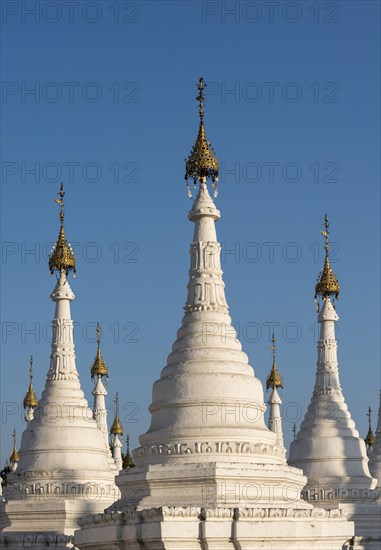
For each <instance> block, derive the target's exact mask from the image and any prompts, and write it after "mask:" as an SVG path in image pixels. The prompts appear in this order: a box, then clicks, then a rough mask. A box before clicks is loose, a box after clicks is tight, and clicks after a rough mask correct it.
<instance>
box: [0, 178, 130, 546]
mask: <svg viewBox="0 0 381 550" xmlns="http://www.w3.org/2000/svg"><path fill="white" fill-rule="evenodd" d="M59 196H60V198H59V199H57V202H58V203H59V204H60V208H61V211H60V220H61V227H60V232H59V236H58V239H57V242H56V244H55V247H54V249H53V252H52V254H51V256H50V259H49V267H50V270H51V272H52V273H53V272H54V271H57V272H58V273H59V278H58V279H57V283H56V286H55V288H54V291H53V293H52V295H51V299H52V300H53V302H55V304H56V307H55V316H54V319H53V322H52V328H53V337H52V352H51V357H50V368H49V372H48V375H47V380H46V384H45V389H44V391H43V393H42V397H41V399H40V402H39V404H38V406H37V407H36V408H35V409H34V414H33V418H32V419H31V420H30V419H29V418H28V419H27V420H28V422H27V425H26V428H25V431H24V432H23V434H22V440H21V446H20V449H19V452H18V455H19V456H18V464H17V469H16V470H15V471H14V473H13V474H11V475H9V476H8V481H9V483H10V484H9V485H8V486H6V487H5V488H4V497H5V499H6V502H5V504H4V505H3V509H2V513H1V517H0V525H1V528H2V531H1V534H0V547H2V548H4V547H6V548H8V547H11V548H13V549H15V550H21V549H24V548H33V549H34V550H45V549H47V548H49V549H50V548H52V547H54V548H71V547H73V533H74V530H75V529H76V528H77V527H78V518H79V517H80V516H82V515H83V514H85V513H95V512H99V511H101V510H103V509H104V508H105V507H107V506H109V505H110V504H111V503H112V502H114V501H115V500H116V499H117V498H118V496H119V491H118V489H117V487H116V486H115V483H114V476H115V474H116V471H117V470H116V467H115V463H114V461H113V459H112V457H111V454H110V452H109V450H108V449H106V446H105V438H104V434H103V432H102V431H101V429H99V428H98V426H97V421H96V420H95V419H94V418H93V411H92V410H91V409H90V408H89V406H88V403H87V401H86V399H85V398H84V394H83V391H82V390H81V386H80V382H79V377H78V372H77V369H76V365H75V354H74V341H73V321H72V320H71V315H70V302H71V301H72V300H73V299H74V294H73V292H72V291H71V288H70V286H69V283H68V280H67V276H68V273H69V271H74V272H75V257H74V254H73V251H72V249H71V247H70V245H68V244H67V242H66V237H65V232H64V209H63V206H64V203H63V201H64V190H63V186H61V191H60V193H59Z"/></svg>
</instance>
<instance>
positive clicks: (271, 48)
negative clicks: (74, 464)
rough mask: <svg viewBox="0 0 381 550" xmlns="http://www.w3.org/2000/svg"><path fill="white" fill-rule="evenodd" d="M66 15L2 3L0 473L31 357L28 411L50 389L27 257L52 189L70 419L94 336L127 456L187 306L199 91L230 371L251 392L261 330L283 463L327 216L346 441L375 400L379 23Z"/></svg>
mask: <svg viewBox="0 0 381 550" xmlns="http://www.w3.org/2000/svg"><path fill="white" fill-rule="evenodd" d="M77 4H79V2H74V3H62V2H48V3H46V2H12V1H10V2H5V1H4V2H2V10H3V12H2V21H3V23H2V46H3V48H2V67H3V72H2V79H3V90H2V112H3V117H2V138H3V139H2V182H1V190H2V199H3V201H2V209H3V210H2V241H3V257H2V275H3V276H2V285H3V286H2V309H1V314H2V354H1V364H2V379H1V381H2V387H1V390H2V396H1V399H2V439H1V443H2V451H1V464H3V463H4V461H5V459H6V457H7V456H9V454H10V449H11V433H12V430H13V427H14V426H16V428H17V429H18V430H19V433H20V430H22V429H23V421H22V412H21V410H19V411H18V412H16V408H17V405H16V404H20V403H21V401H22V399H23V396H24V393H25V391H26V388H27V384H28V358H29V356H30V354H33V355H34V357H35V380H34V383H35V388H36V390H37V392H38V394H40V393H41V391H42V389H43V385H44V382H45V377H46V372H47V370H48V367H49V353H50V345H49V323H50V321H51V319H52V316H53V311H54V307H53V303H52V302H51V301H50V299H49V295H50V292H51V290H52V288H53V286H54V280H53V279H52V278H51V277H50V276H49V271H48V266H47V262H46V258H45V253H46V248H48V243H51V242H52V241H54V240H55V238H56V236H57V232H58V216H57V206H56V205H55V203H54V201H53V198H54V196H55V194H56V192H57V191H58V187H59V183H60V181H61V180H62V181H64V182H65V184H66V191H67V195H66V199H67V201H66V204H67V208H66V211H67V215H66V231H67V235H68V238H69V240H70V241H71V242H72V243H77V244H76V245H75V246H74V248H75V250H76V253H77V267H78V276H77V278H76V279H75V280H72V281H71V286H72V289H73V291H74V292H75V294H76V300H75V301H74V303H73V305H72V314H73V318H74V320H75V321H76V323H78V325H77V327H76V333H75V341H76V354H77V367H78V369H79V372H80V376H81V382H82V386H83V388H84V390H85V392H86V395H87V397H88V398H90V399H91V389H92V383H91V381H90V371H89V368H90V365H91V362H92V360H93V357H94V355H95V351H96V345H95V343H94V324H95V322H96V321H98V320H99V321H100V322H101V324H102V325H103V342H102V351H103V355H104V357H105V359H106V361H107V364H108V366H109V369H110V381H109V386H108V389H109V397H108V403H109V404H111V405H112V398H113V396H114V394H115V391H116V390H117V389H118V390H119V393H120V396H121V403H122V408H124V410H123V411H122V417H123V419H124V421H125V430H126V431H128V432H129V433H130V435H131V442H132V445H133V446H136V445H137V438H138V435H139V434H140V433H144V432H145V431H146V430H147V428H148V426H149V414H148V412H147V408H148V405H149V403H150V399H151V388H152V383H153V382H154V380H156V379H157V378H158V377H159V375H160V371H161V369H162V368H163V367H164V366H165V363H166V357H167V355H168V353H169V352H170V349H171V345H172V342H173V340H174V338H175V335H176V330H177V329H178V327H179V326H180V321H181V317H182V307H183V305H184V301H185V297H186V284H187V272H188V265H189V258H188V249H189V244H190V242H191V239H192V226H191V224H190V223H189V221H188V220H187V212H188V210H189V208H190V205H191V203H190V201H189V199H188V198H187V196H186V189H185V184H184V180H183V176H184V158H185V157H186V156H187V155H188V153H189V151H190V148H191V146H192V143H193V140H194V139H195V137H196V133H197V105H196V102H195V99H194V98H195V95H196V89H195V87H194V84H195V83H196V82H197V80H198V78H199V76H201V75H203V76H204V78H205V80H206V82H207V83H208V84H209V87H208V92H209V93H208V96H207V102H206V106H205V109H206V129H207V135H208V139H210V140H211V141H212V143H213V145H214V147H215V149H216V152H217V154H218V156H219V157H220V159H221V168H222V173H221V182H220V195H219V197H218V199H217V204H218V208H219V209H220V210H221V213H222V219H221V221H220V222H219V223H218V228H217V229H218V236H219V240H220V241H221V243H222V246H223V253H224V254H225V257H224V260H225V261H224V263H223V269H224V280H225V283H226V287H227V289H226V290H227V299H228V303H229V305H230V311H231V315H232V318H233V321H234V322H235V323H238V324H239V328H240V334H241V339H242V343H243V347H244V350H245V351H246V352H247V353H248V355H249V357H250V362H251V364H252V365H253V367H254V369H255V372H256V375H257V376H258V377H260V378H261V380H262V381H263V380H265V377H266V375H267V373H268V371H269V368H270V363H271V354H270V351H269V350H268V344H269V342H268V339H269V323H271V322H275V323H279V325H277V326H276V327H275V333H276V336H277V338H278V364H279V369H280V371H281V374H282V375H283V377H284V381H285V388H284V391H283V401H284V403H285V404H286V410H287V411H288V413H287V414H288V416H289V417H290V418H288V419H285V422H284V431H285V433H286V435H287V441H289V440H290V438H291V435H292V433H291V428H292V421H293V414H294V413H295V410H296V409H293V406H292V405H290V403H297V409H298V410H300V411H301V412H302V413H303V415H304V412H305V409H306V406H307V404H308V402H309V400H310V396H311V392H312V388H313V384H314V378H315V368H316V342H315V340H316V338H315V335H316V332H315V330H314V328H316V315H315V308H314V303H313V294H314V284H315V280H316V276H317V274H318V272H319V270H320V268H321V266H322V261H323V257H322V252H323V246H322V242H321V235H320V230H321V228H322V227H321V226H322V222H323V217H324V213H325V212H327V213H328V215H329V217H330V219H331V236H332V240H333V241H334V242H335V243H336V245H337V247H338V250H337V253H336V254H335V256H334V259H335V260H337V261H336V262H335V263H334V269H335V271H336V273H337V275H338V277H339V280H340V283H341V288H342V292H341V296H340V300H339V303H338V313H339V315H340V322H339V331H338V339H339V361H340V365H339V366H340V373H341V382H342V386H343V389H344V393H345V397H346V400H347V403H348V405H349V408H350V411H351V413H352V415H353V417H354V419H355V421H356V423H357V426H358V428H359V430H360V433H361V434H362V435H363V436H364V435H365V433H366V429H367V425H366V422H367V419H366V416H365V413H366V410H367V407H368V405H369V404H370V405H371V406H372V408H373V410H374V424H375V417H376V411H377V407H378V391H379V386H380V356H379V352H380V349H379V334H380V326H379V313H380V305H379V304H380V300H379V298H380V296H379V234H380V233H379V221H380V196H379V181H380V131H379V130H380V127H379V115H380V113H379V99H380V86H379V84H380V83H379V61H380V60H379V46H380V43H379V42H380V17H379V15H380V13H379V11H380V6H379V3H378V2H376V1H374V2H367V1H363V2H354V1H353V2H352V1H345V2H329V3H328V2H318V3H317V2H309V1H302V2H293V3H289V2H282V1H281V2H280V5H279V6H278V5H277V4H276V3H275V4H272V8H271V10H272V9H273V11H269V10H270V8H269V6H268V5H266V3H265V2H261V1H258V2H255V3H253V2H241V3H236V5H237V6H238V8H237V11H236V13H235V14H234V13H233V14H231V13H228V10H229V9H230V8H231V7H232V6H233V3H230V2H227V3H221V2H197V1H196V2H138V3H131V2H130V3H128V2H111V1H110V2H105V1H98V2H86V1H81V2H80V4H79V5H77ZM34 5H35V6H37V10H38V11H37V12H36V13H34V14H33V13H32V14H31V13H27V11H28V8H31V7H33V6H34ZM26 8H27V9H26ZM32 88H34V89H35V93H34V94H32V93H28V91H30V90H31V89H32ZM229 90H230V91H231V90H234V91H235V93H228V92H229ZM32 168H35V169H36V170H37V172H36V173H34V174H33V173H31V172H28V170H30V169H32ZM232 169H234V170H237V172H236V174H231V173H230V172H229V170H232ZM271 243H272V244H271ZM317 243H318V244H317ZM33 249H34V250H35V251H36V252H35V254H31V253H27V251H28V250H33ZM228 250H235V253H234V254H227V251H228ZM271 250H273V253H274V254H273V257H272V256H271V254H270V252H271ZM293 259H295V260H296V261H292V260H293ZM295 327H296V328H295ZM33 329H35V330H36V331H37V332H36V334H31V333H29V332H28V331H30V330H33ZM92 339H93V342H92V341H91V340H92ZM134 340H136V341H134ZM293 340H296V341H293ZM299 423H300V419H299V420H298V419H297V424H299Z"/></svg>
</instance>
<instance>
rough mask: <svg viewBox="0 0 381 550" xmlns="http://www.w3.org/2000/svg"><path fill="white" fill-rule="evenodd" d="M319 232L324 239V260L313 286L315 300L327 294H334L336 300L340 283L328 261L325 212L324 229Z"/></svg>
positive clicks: (327, 223) (326, 217)
mask: <svg viewBox="0 0 381 550" xmlns="http://www.w3.org/2000/svg"><path fill="white" fill-rule="evenodd" d="M321 234H322V235H323V237H324V239H325V244H324V248H325V261H324V266H323V269H322V271H321V273H320V274H319V277H318V279H317V283H316V286H315V300H317V297H318V296H319V295H320V296H321V297H322V298H323V300H325V299H326V298H329V296H334V297H335V298H336V300H338V298H339V293H340V285H339V281H338V279H337V277H336V275H335V274H334V272H333V271H332V268H331V264H330V261H329V221H328V216H327V214H326V215H325V217H324V231H321Z"/></svg>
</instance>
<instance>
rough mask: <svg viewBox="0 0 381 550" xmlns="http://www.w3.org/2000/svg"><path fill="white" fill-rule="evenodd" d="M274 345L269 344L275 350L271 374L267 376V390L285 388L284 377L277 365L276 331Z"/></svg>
mask: <svg viewBox="0 0 381 550" xmlns="http://www.w3.org/2000/svg"><path fill="white" fill-rule="evenodd" d="M271 342H272V345H271V346H269V347H270V349H271V350H272V352H273V364H272V367H271V371H270V374H269V375H268V377H267V378H266V390H268V389H269V388H273V389H274V388H283V379H282V377H281V375H280V374H279V371H278V369H277V367H276V348H275V337H274V333H273V335H272V338H271Z"/></svg>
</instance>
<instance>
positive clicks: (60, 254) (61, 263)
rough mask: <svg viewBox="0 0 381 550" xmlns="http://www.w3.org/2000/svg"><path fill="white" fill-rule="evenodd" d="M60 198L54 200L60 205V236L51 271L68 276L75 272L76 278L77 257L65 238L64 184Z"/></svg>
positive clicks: (55, 246) (51, 258)
mask: <svg viewBox="0 0 381 550" xmlns="http://www.w3.org/2000/svg"><path fill="white" fill-rule="evenodd" d="M57 194H58V196H59V197H60V198H59V199H54V200H55V201H56V203H57V204H59V205H60V213H59V217H60V231H59V234H58V238H57V241H56V243H55V245H54V246H53V249H52V251H51V253H50V255H49V269H50V273H52V274H53V273H54V272H55V271H58V273H61V272H62V271H64V272H65V273H66V275H67V274H68V273H69V271H73V272H74V276H75V273H76V268H75V256H74V252H73V249H72V247H71V245H70V244H68V243H67V241H66V237H65V228H64V221H65V210H64V206H65V204H64V197H65V191H64V186H63V183H61V188H60V191H59V192H58V193H57Z"/></svg>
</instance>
